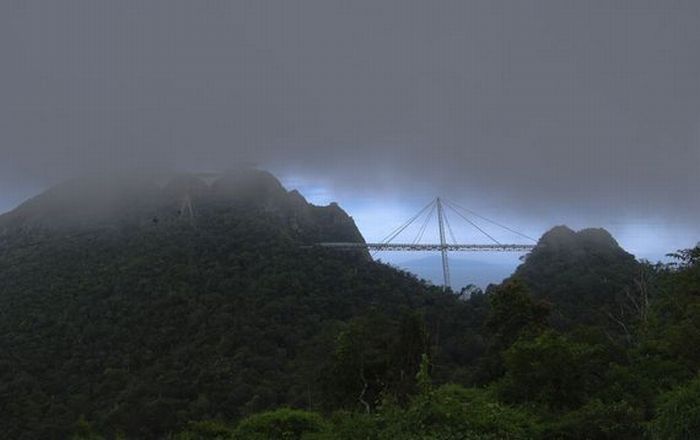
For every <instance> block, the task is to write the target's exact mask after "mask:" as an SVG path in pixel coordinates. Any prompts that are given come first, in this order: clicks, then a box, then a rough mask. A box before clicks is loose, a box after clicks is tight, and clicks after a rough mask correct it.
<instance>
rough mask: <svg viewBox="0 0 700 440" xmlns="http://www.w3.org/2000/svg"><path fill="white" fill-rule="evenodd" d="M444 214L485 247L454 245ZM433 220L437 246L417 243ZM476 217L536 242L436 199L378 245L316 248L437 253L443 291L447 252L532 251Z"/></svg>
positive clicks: (447, 276) (447, 272)
mask: <svg viewBox="0 0 700 440" xmlns="http://www.w3.org/2000/svg"><path fill="white" fill-rule="evenodd" d="M448 211H449V212H450V213H451V214H456V215H457V216H458V217H459V218H460V220H463V221H464V222H466V224H467V225H469V226H470V227H471V228H473V229H475V230H476V231H478V232H479V233H480V235H482V236H483V237H486V238H487V239H488V241H489V243H486V244H476V243H470V244H463V243H458V241H457V239H456V236H455V233H454V230H453V229H452V225H451V223H450V221H449V218H448V215H447V213H448ZM434 217H437V236H438V237H439V243H421V240H422V239H423V237H424V236H425V232H426V230H427V228H428V225H429V224H430V223H431V220H432V219H433V218H434ZM474 218H477V219H479V220H481V221H482V222H487V223H489V224H490V225H491V226H494V227H497V228H499V229H501V230H505V231H508V232H509V233H511V234H514V235H517V236H518V237H520V238H521V239H525V240H527V241H529V242H531V243H536V242H537V240H535V239H534V238H532V237H530V236H528V235H526V234H523V233H521V232H518V231H516V230H515V229H512V228H510V227H508V226H505V225H503V224H501V223H498V222H496V221H494V220H491V219H489V218H487V217H484V216H482V215H479V214H477V213H476V212H474V211H472V210H470V209H467V208H465V207H463V206H461V205H459V204H457V203H455V202H452V201H449V200H445V199H443V198H440V197H436V198H435V199H433V200H431V201H430V203H428V204H427V205H425V206H424V207H423V209H421V210H420V211H418V212H417V213H416V214H415V215H413V216H412V217H411V218H409V219H408V220H407V221H406V222H405V223H403V224H402V225H400V226H398V227H397V228H395V229H394V230H393V231H391V232H390V233H389V234H388V235H387V236H386V237H384V239H383V240H382V241H380V242H375V243H357V242H353V243H346V242H342V243H340V242H338V243H331V242H326V243H318V245H319V246H322V247H326V248H332V249H367V250H369V251H372V255H373V256H374V255H375V254H376V253H378V252H382V251H408V252H420V251H440V253H441V256H442V274H443V283H444V284H443V287H444V288H445V289H447V288H448V287H451V283H450V265H449V258H448V252H528V251H530V250H532V249H533V248H534V247H535V245H534V244H530V243H526V244H519V243H503V242H501V241H499V240H497V239H496V238H494V236H493V235H492V234H490V233H489V232H487V231H486V230H485V228H484V227H482V226H479V224H478V223H477V222H476V221H474V220H473V219H474ZM413 224H417V225H420V227H419V229H418V232H417V234H416V235H415V236H414V238H413V240H411V241H408V242H406V241H396V239H397V238H398V237H399V236H400V235H401V234H402V233H404V232H405V231H406V230H407V229H408V228H409V226H411V225H413Z"/></svg>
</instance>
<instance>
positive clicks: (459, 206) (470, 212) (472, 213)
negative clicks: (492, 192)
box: [443, 200, 537, 243]
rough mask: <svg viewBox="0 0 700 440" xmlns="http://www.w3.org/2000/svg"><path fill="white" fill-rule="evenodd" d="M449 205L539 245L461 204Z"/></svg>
mask: <svg viewBox="0 0 700 440" xmlns="http://www.w3.org/2000/svg"><path fill="white" fill-rule="evenodd" d="M443 201H445V200H443ZM445 203H448V202H447V201H445ZM449 204H451V205H453V207H452V209H453V210H454V208H455V207H456V208H459V209H461V210H463V211H465V212H468V213H469V214H471V215H473V216H475V217H479V218H480V219H482V220H484V221H487V222H489V223H491V224H493V225H496V226H498V227H499V228H502V229H505V230H506V231H509V232H512V233H513V234H517V235H519V236H521V237H523V238H526V239H528V240H530V241H533V242H535V243H537V240H535V239H534V238H532V237H530V236H529V235H526V234H523V233H522V232H518V231H516V230H515V229H512V228H509V227H508V226H505V225H502V224H500V223H498V222H496V221H494V220H491V219H489V218H487V217H484V216H483V215H480V214H478V213H476V212H474V211H472V210H470V209H467V208H465V207H464V206H461V205H459V204H457V203H455V202H453V201H451V200H450V201H449Z"/></svg>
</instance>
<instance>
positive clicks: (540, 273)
mask: <svg viewBox="0 0 700 440" xmlns="http://www.w3.org/2000/svg"><path fill="white" fill-rule="evenodd" d="M639 270H640V266H639V263H638V262H637V261H636V260H635V257H634V256H633V255H632V254H630V253H628V252H626V251H625V250H624V249H622V248H621V247H620V245H619V244H618V243H617V242H616V241H615V239H614V238H613V237H612V236H611V235H610V233H608V232H607V231H606V230H605V229H594V228H590V229H582V230H580V231H578V232H575V231H573V230H571V229H569V228H568V227H566V226H557V227H555V228H552V229H551V230H550V231H548V232H546V233H545V234H544V235H543V236H542V237H541V238H540V240H539V242H538V243H537V246H536V247H535V249H533V250H532V252H530V254H528V256H527V257H526V259H525V261H524V262H523V264H521V265H520V266H518V268H517V269H516V271H515V273H514V274H513V275H512V276H511V277H510V278H509V280H512V279H519V280H521V281H523V282H524V283H525V285H526V286H527V287H528V288H529V290H530V292H531V293H532V294H533V295H534V296H535V297H537V298H539V299H543V300H546V301H548V302H550V303H552V305H553V315H552V316H553V320H554V322H556V323H558V324H559V325H568V324H571V323H583V322H588V323H590V322H595V321H600V320H601V319H602V320H606V319H607V318H606V317H605V309H606V308H609V307H612V306H613V305H614V304H615V301H616V300H617V299H619V297H620V296H621V295H623V291H624V289H626V288H629V287H630V286H632V284H633V280H634V279H635V277H638V276H639ZM507 281H508V280H506V282H507Z"/></svg>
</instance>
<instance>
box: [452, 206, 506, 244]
mask: <svg viewBox="0 0 700 440" xmlns="http://www.w3.org/2000/svg"><path fill="white" fill-rule="evenodd" d="M445 205H446V206H447V207H448V208H450V209H451V210H453V211H454V212H456V213H457V215H458V216H460V217H462V218H463V219H464V220H466V221H467V222H468V223H469V224H470V225H472V226H474V227H475V228H476V229H478V230H479V231H480V232H481V233H482V234H484V235H485V236H487V237H488V238H490V239H491V241H493V242H494V243H496V244H498V245H500V244H502V243H501V242H499V241H498V240H496V239H495V238H493V237H492V236H491V235H490V234H489V233H488V232H486V231H484V230H483V229H481V228H480V227H479V225H477V224H476V223H474V222H473V221H471V220H469V219H468V218H467V217H466V216H464V215H462V213H461V212H459V211H457V210H456V209H455V208H454V207H452V206H451V204H449V203H445Z"/></svg>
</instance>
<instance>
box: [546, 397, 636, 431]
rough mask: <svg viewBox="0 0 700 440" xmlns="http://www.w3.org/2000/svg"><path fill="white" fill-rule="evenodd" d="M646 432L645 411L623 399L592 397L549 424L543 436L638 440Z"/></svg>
mask: <svg viewBox="0 0 700 440" xmlns="http://www.w3.org/2000/svg"><path fill="white" fill-rule="evenodd" d="M643 435H644V428H643V413H642V411H641V410H640V409H638V408H635V407H634V406H632V405H631V404H630V403H629V402H626V401H624V400H622V401H616V402H610V403H606V402H603V401H601V400H599V399H592V400H590V401H588V402H587V403H586V404H585V405H584V406H582V407H581V408H578V409H577V410H575V411H572V412H569V413H567V414H565V415H563V416H561V417H559V418H556V419H554V420H553V421H552V422H550V423H548V424H547V425H546V428H545V429H544V433H543V434H542V438H545V439H557V440H588V439H600V440H635V439H639V438H642V437H643Z"/></svg>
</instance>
